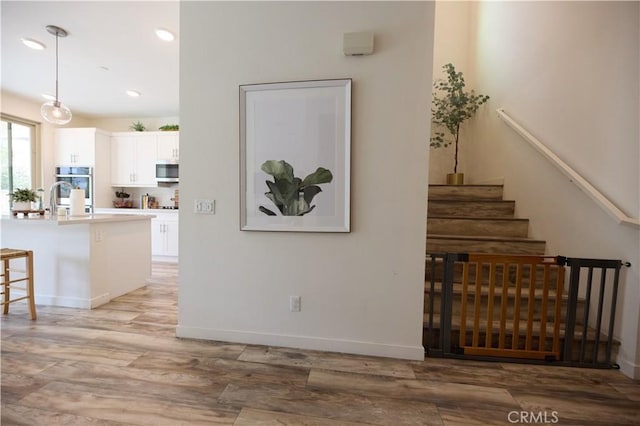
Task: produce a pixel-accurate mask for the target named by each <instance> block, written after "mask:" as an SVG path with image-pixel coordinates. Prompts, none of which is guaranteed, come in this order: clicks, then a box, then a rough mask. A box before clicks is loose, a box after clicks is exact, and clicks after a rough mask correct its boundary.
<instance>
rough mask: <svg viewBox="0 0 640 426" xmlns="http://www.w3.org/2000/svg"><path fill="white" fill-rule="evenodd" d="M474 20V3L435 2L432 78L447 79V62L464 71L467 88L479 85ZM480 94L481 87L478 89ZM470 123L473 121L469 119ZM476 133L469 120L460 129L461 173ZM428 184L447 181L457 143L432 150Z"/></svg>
mask: <svg viewBox="0 0 640 426" xmlns="http://www.w3.org/2000/svg"><path fill="white" fill-rule="evenodd" d="M473 25H474V23H473V21H472V20H471V3H470V2H465V1H437V2H436V3H435V30H434V31H435V33H434V46H433V78H434V80H436V79H445V78H446V74H445V73H444V71H443V70H442V67H443V66H444V65H446V64H448V63H451V64H453V65H454V66H455V67H456V71H459V72H462V73H463V75H464V78H465V82H466V84H467V86H468V88H470V89H471V88H476V87H475V82H474V68H473V67H474V66H475V63H474V62H473V61H472V58H471V49H470V46H471V44H472V43H473V42H474V40H473V39H472V37H475V34H472V31H471V30H472V29H473ZM478 92H480V93H484V92H482V90H478ZM469 123H470V122H469ZM474 139H475V138H474V134H473V132H472V131H471V127H470V126H469V125H468V123H465V124H463V126H462V130H461V131H460V148H461V151H460V153H459V154H458V160H459V165H458V172H462V173H465V172H466V167H465V166H466V163H467V160H468V158H467V156H466V155H465V154H466V149H465V148H466V147H467V146H468V145H471V144H473V143H474ZM429 157H430V158H429V183H431V184H444V183H445V182H446V175H447V173H453V165H454V146H453V145H450V146H448V147H446V148H444V147H442V148H438V149H431V152H430V155H429Z"/></svg>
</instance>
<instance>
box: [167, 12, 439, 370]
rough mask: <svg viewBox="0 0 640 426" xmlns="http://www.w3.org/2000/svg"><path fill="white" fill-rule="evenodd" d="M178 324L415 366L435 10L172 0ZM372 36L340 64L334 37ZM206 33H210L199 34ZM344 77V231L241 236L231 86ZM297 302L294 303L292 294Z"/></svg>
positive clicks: (210, 333)
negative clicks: (349, 93) (348, 153)
mask: <svg viewBox="0 0 640 426" xmlns="http://www.w3.org/2000/svg"><path fill="white" fill-rule="evenodd" d="M180 17H181V24H180V28H181V34H180V35H181V37H180V38H181V46H180V49H181V50H180V69H181V73H180V75H181V77H180V78H181V81H180V96H181V105H180V122H181V123H180V124H181V140H185V139H186V140H188V141H189V144H188V145H185V146H184V147H183V148H182V147H181V153H180V155H181V165H182V167H181V198H182V200H183V204H184V203H186V204H187V205H189V203H191V202H192V200H193V199H195V198H205V197H209V198H214V199H215V200H216V214H215V215H213V216H204V215H195V214H193V213H191V212H190V211H189V210H188V209H183V210H182V211H181V212H180V288H179V302H178V305H179V318H178V324H179V325H178V329H177V333H178V335H179V336H183V337H197V338H205V339H217V340H226V341H239V342H252V343H259V344H273V345H283V346H296V347H305V348H316V349H322V350H334V351H345V352H353V353H366V354H376V355H387V356H394V357H406V358H414V359H421V358H422V356H423V348H422V346H421V336H422V299H423V286H424V253H425V216H426V182H427V168H428V167H427V164H428V149H427V147H428V143H427V137H428V131H429V128H428V127H429V124H428V120H427V119H426V118H425V117H426V116H427V113H428V108H429V105H430V85H431V70H432V32H433V3H429V2H353V3H351V2H335V3H334V2H291V3H278V2H254V3H245V2H237V3H236V2H183V3H181V11H180ZM353 31H373V32H375V44H376V47H375V53H374V54H373V55H372V56H364V57H345V56H343V54H342V36H343V33H345V32H353ZM205 41H206V42H205ZM345 77H351V78H353V108H352V110H353V126H352V181H351V182H352V188H351V189H352V201H351V211H352V232H351V233H348V234H308V233H277V232H246V231H245V232H241V231H239V192H238V189H239V154H238V152H239V145H238V144H239V142H238V140H239V138H238V85H240V84H247V83H260V82H273V81H292V80H307V79H324V78H345ZM290 295H300V296H302V311H301V312H299V313H291V312H289V296H290Z"/></svg>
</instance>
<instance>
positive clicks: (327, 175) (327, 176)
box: [300, 167, 333, 188]
mask: <svg viewBox="0 0 640 426" xmlns="http://www.w3.org/2000/svg"><path fill="white" fill-rule="evenodd" d="M332 180H333V175H332V174H331V171H330V170H328V169H325V168H324V167H318V168H317V169H316V171H315V172H313V173H311V174H310V175H308V176H307V177H306V178H304V180H303V181H302V185H301V186H300V187H301V188H305V187H307V186H310V185H320V184H323V183H329V182H331V181H332Z"/></svg>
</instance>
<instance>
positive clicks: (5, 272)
mask: <svg viewBox="0 0 640 426" xmlns="http://www.w3.org/2000/svg"><path fill="white" fill-rule="evenodd" d="M16 259H24V263H25V270H24V271H21V270H17V269H11V268H10V266H11V265H10V263H11V261H12V260H16ZM0 260H2V275H0V276H2V282H1V283H0V285H2V292H1V293H0V294H3V295H4V298H3V299H2V305H3V306H4V310H3V314H5V315H6V314H8V313H9V304H10V303H13V302H17V301H19V300H23V299H29V311H30V312H31V319H32V320H34V319H36V303H35V297H34V294H33V251H31V250H17V249H10V248H3V249H0ZM11 272H22V273H23V274H24V275H25V276H24V277H23V278H17V279H11ZM22 281H26V285H25V286H24V287H19V286H16V285H14V284H15V283H18V282H22ZM11 289H15V290H21V291H24V292H25V293H26V296H22V297H18V298H15V299H11V298H10V295H11V294H10V293H11Z"/></svg>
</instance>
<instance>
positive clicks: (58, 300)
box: [36, 294, 91, 309]
mask: <svg viewBox="0 0 640 426" xmlns="http://www.w3.org/2000/svg"><path fill="white" fill-rule="evenodd" d="M36 305H47V306H62V307H64V308H80V309H91V299H84V298H79V297H59V296H49V295H44V296H43V295H40V294H36Z"/></svg>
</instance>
